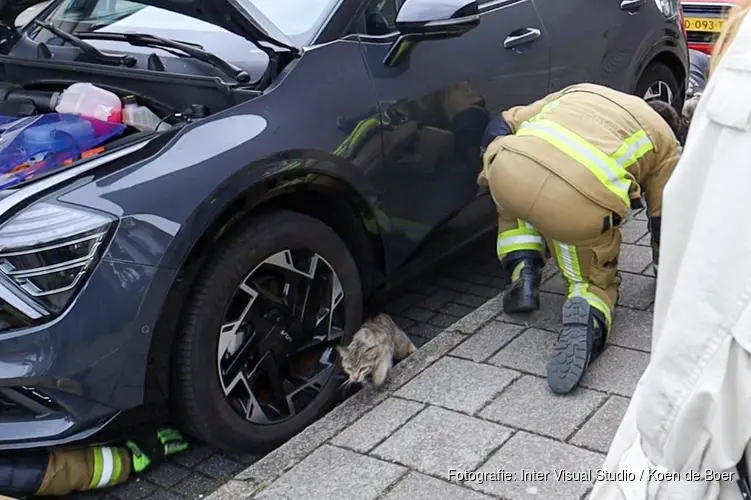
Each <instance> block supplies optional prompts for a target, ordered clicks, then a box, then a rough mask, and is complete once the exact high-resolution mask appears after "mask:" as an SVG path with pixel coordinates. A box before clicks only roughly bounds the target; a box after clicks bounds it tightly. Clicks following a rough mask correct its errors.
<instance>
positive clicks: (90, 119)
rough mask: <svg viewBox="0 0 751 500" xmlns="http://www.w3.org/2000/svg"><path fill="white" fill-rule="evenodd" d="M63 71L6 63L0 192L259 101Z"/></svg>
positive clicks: (204, 87) (210, 86) (200, 85)
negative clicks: (134, 140)
mask: <svg viewBox="0 0 751 500" xmlns="http://www.w3.org/2000/svg"><path fill="white" fill-rule="evenodd" d="M64 66H65V65H61V64H60V63H57V62H52V61H37V60H23V59H21V60H19V59H15V58H9V57H8V56H0V81H2V83H0V190H2V189H6V188H9V187H12V186H15V185H18V184H20V183H23V182H26V181H28V180H30V179H31V178H33V177H38V176H40V175H43V174H47V173H51V172H53V171H56V170H59V169H61V168H66V167H68V166H70V165H73V164H75V163H77V162H79V161H82V160H87V159H89V158H91V157H94V156H97V155H99V154H101V153H102V152H104V151H106V150H108V149H110V146H111V144H113V143H119V142H122V141H121V140H122V139H123V138H126V137H128V136H130V135H134V134H138V133H141V134H144V133H146V134H152V133H153V134H160V133H165V132H167V131H169V130H171V129H173V128H179V127H181V126H183V125H184V124H186V123H190V122H192V121H195V120H200V119H203V118H206V117H208V116H211V115H212V114H213V113H216V112H219V111H222V110H224V109H226V108H228V107H231V106H233V105H235V104H238V103H240V102H243V101H246V100H248V99H251V98H252V97H254V96H257V95H259V94H260V93H259V92H258V91H252V90H245V89H235V88H230V87H228V86H227V85H226V84H225V83H224V82H221V81H220V80H218V79H212V78H206V77H191V76H184V75H159V76H155V75H154V74H153V73H151V72H144V73H147V75H140V74H139V73H141V72H140V71H138V70H135V71H134V70H133V69H128V70H121V69H118V68H107V67H102V66H93V67H91V68H85V70H84V71H82V68H81V66H82V64H80V63H78V64H76V63H73V64H72V65H70V66H73V67H70V66H69V67H68V68H66V67H64ZM76 66H77V67H76ZM85 66H89V65H85ZM73 72H75V75H76V77H77V78H75V79H73V78H70V79H69V78H66V77H68V76H72V74H71V73H73ZM113 82H117V84H116V85H114V84H113Z"/></svg>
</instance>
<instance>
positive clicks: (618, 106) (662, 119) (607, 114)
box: [478, 84, 684, 394]
mask: <svg viewBox="0 0 751 500" xmlns="http://www.w3.org/2000/svg"><path fill="white" fill-rule="evenodd" d="M502 119H503V121H505V123H506V125H507V126H508V129H509V132H510V133H509V134H508V135H501V136H499V137H497V138H495V139H494V140H493V141H492V142H491V143H490V145H489V146H488V147H487V149H486V150H485V153H484V156H483V170H482V172H481V174H480V176H479V178H478V182H479V183H480V185H483V186H487V187H489V189H490V193H491V195H492V197H493V200H494V201H495V203H496V205H497V207H498V239H497V253H498V257H499V259H500V260H501V264H502V265H503V267H504V268H505V270H506V272H507V273H508V275H509V276H510V282H511V283H510V286H509V288H508V289H507V291H506V293H505V295H504V298H503V308H504V311H505V312H507V313H514V312H526V311H531V310H534V309H537V308H538V307H539V286H540V279H541V274H542V272H541V271H542V267H543V265H544V262H545V252H546V250H547V251H549V252H550V253H551V255H552V256H553V257H554V258H555V262H556V264H557V266H558V268H559V269H560V271H561V273H562V275H563V277H564V278H565V279H566V282H567V284H568V294H567V297H566V301H565V303H564V306H563V328H562V330H561V332H560V334H559V336H558V339H557V342H556V344H555V346H554V348H553V353H552V356H551V358H550V361H549V363H548V366H547V378H548V385H549V386H550V389H551V390H552V391H553V392H555V393H558V394H565V393H568V392H570V391H571V390H573V389H574V388H575V387H576V386H577V385H578V384H579V382H580V381H581V379H582V377H583V376H584V372H585V370H586V369H587V367H588V366H589V364H590V363H591V362H592V361H593V360H594V359H595V358H596V357H597V356H598V355H599V354H600V353H601V352H602V350H603V349H604V347H605V344H606V341H607V338H608V335H609V333H610V328H611V324H612V315H613V309H614V307H615V304H616V302H617V299H618V287H619V284H620V276H619V275H618V254H619V252H620V246H621V234H620V230H619V226H620V224H621V222H622V221H623V220H624V219H625V217H626V215H627V213H628V211H629V209H630V208H635V207H638V206H641V199H642V193H644V195H645V197H646V201H647V208H648V215H649V225H650V228H651V235H652V238H651V243H652V253H653V261H654V263H655V266H656V265H657V262H658V260H659V253H658V252H659V241H660V217H661V211H662V189H663V187H664V185H665V183H666V182H667V180H668V179H669V177H670V174H671V173H672V171H673V168H674V167H675V165H676V163H677V162H678V158H679V154H680V143H679V139H682V137H683V132H684V130H683V129H684V127H683V122H682V120H681V118H680V116H679V115H678V113H677V112H676V111H675V110H674V109H673V108H672V107H671V106H670V105H668V104H665V103H662V102H659V101H654V102H650V103H647V102H645V101H644V100H643V99H641V98H639V97H636V96H633V95H629V94H624V93H621V92H618V91H616V90H612V89H609V88H606V87H602V86H599V85H594V84H578V85H573V86H571V87H568V88H566V89H563V90H561V91H559V92H555V93H553V94H551V95H549V96H548V97H546V98H544V99H542V100H540V101H537V102H535V103H533V104H531V105H528V106H517V107H514V108H511V109H509V110H507V111H505V112H503V113H502Z"/></svg>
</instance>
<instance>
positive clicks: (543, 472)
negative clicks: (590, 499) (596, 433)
mask: <svg viewBox="0 0 751 500" xmlns="http://www.w3.org/2000/svg"><path fill="white" fill-rule="evenodd" d="M604 458H605V457H604V456H603V455H600V454H599V453H593V452H591V451H587V450H584V449H581V448H577V447H575V446H572V445H569V444H565V443H561V442H560V441H555V440H553V439H548V438H544V437H541V436H535V435H534V434H528V433H526V432H517V433H516V434H514V436H513V437H512V438H511V439H509V440H508V442H507V443H506V444H504V445H503V446H502V447H501V449H500V450H498V451H497V452H496V453H495V454H494V455H493V456H491V457H490V459H489V460H488V461H487V462H486V463H485V464H484V465H483V466H482V467H481V468H480V469H479V471H480V472H494V471H498V470H501V469H503V470H506V471H511V472H514V473H515V475H516V477H515V478H514V480H513V481H485V482H482V483H480V482H470V481H466V482H464V483H463V484H464V485H465V486H468V487H471V488H473V489H477V490H479V491H483V492H485V493H489V494H491V495H496V496H499V497H502V498H505V499H507V500H538V499H541V498H560V499H566V500H570V499H577V498H580V497H581V496H582V495H583V494H584V492H586V491H587V489H588V488H589V486H590V482H589V481H587V480H574V479H573V478H571V479H570V480H558V478H557V477H556V475H555V471H566V472H569V473H571V472H578V473H583V474H589V473H591V471H594V470H597V469H598V468H599V467H600V466H601V465H602V462H603V460H604ZM523 470H524V471H527V473H528V474H529V473H530V472H531V473H536V474H537V475H538V476H540V477H539V479H542V480H530V479H535V478H530V477H529V476H524V475H523V474H522V471H523ZM592 479H594V477H593V478H592Z"/></svg>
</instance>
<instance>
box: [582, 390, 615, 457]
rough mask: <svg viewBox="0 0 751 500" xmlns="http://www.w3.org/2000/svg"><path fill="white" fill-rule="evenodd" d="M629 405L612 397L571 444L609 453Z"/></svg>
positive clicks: (583, 427)
mask: <svg viewBox="0 0 751 500" xmlns="http://www.w3.org/2000/svg"><path fill="white" fill-rule="evenodd" d="M628 404H629V400H628V399H626V398H622V397H620V396H610V398H608V400H607V401H606V402H605V404H604V405H602V407H601V408H600V409H599V410H597V413H595V414H594V415H593V416H592V417H591V418H590V419H589V420H588V421H587V423H585V424H584V425H583V426H582V428H581V429H579V430H578V431H577V433H576V434H574V437H573V438H571V441H570V442H571V444H574V445H576V446H583V447H585V448H589V449H591V450H595V451H599V452H602V453H607V452H608V450H609V449H610V443H612V442H613V438H614V437H615V433H616V431H617V430H618V426H619V425H621V420H623V416H624V415H625V414H626V409H627V408H628Z"/></svg>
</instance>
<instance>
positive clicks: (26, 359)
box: [0, 258, 175, 450]
mask: <svg viewBox="0 0 751 500" xmlns="http://www.w3.org/2000/svg"><path fill="white" fill-rule="evenodd" d="M174 276H175V271H174V270H169V269H163V268H159V267H153V266H147V265H140V264H131V263H126V262H122V261H117V260H112V259H107V258H105V259H103V260H102V261H100V262H99V264H98V265H97V268H96V270H95V271H94V272H93V273H92V275H91V277H90V279H89V281H88V283H86V285H85V288H84V289H82V290H81V292H80V293H79V295H78V296H77V297H76V299H75V300H74V303H73V304H72V305H71V306H70V307H69V308H68V309H67V311H66V312H65V313H64V314H63V315H62V316H60V317H58V318H57V319H55V320H54V321H52V322H50V323H47V324H45V325H41V326H36V327H29V328H23V329H17V330H11V331H8V332H5V333H0V450H9V449H23V448H36V447H48V446H56V445H60V444H66V443H70V442H74V441H80V440H83V439H86V438H88V437H91V436H93V435H95V434H97V433H98V432H99V431H101V430H103V429H104V428H105V427H107V426H108V424H110V423H111V422H112V421H113V419H114V418H115V417H117V416H118V414H120V413H121V412H123V411H125V410H131V409H133V408H137V407H138V406H140V405H142V404H143V402H144V393H145V386H146V383H145V381H146V372H147V366H148V360H149V352H150V348H151V339H152V334H153V331H154V325H155V324H156V322H157V319H158V316H159V313H160V311H161V306H162V302H163V300H162V298H163V297H165V296H166V294H167V291H168V290H169V287H170V286H171V283H172V280H173V279H174ZM2 306H4V307H10V306H9V305H8V304H2Z"/></svg>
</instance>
